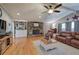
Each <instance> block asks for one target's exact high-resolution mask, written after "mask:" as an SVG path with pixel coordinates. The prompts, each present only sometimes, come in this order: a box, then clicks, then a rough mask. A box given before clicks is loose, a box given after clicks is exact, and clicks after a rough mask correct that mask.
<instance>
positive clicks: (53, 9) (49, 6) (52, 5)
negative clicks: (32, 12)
mask: <svg viewBox="0 0 79 59" xmlns="http://www.w3.org/2000/svg"><path fill="white" fill-rule="evenodd" d="M61 6H62V4H57V3H50V4H45V5H44V7H45V8H46V9H47V11H44V12H42V13H46V12H48V13H49V14H50V13H53V12H56V13H59V12H60V11H59V10H57V8H59V7H61Z"/></svg>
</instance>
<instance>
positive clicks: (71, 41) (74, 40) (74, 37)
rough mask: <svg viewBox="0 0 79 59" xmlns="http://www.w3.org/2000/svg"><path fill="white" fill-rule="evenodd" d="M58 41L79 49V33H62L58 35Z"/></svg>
mask: <svg viewBox="0 0 79 59" xmlns="http://www.w3.org/2000/svg"><path fill="white" fill-rule="evenodd" d="M56 40H58V41H60V42H63V43H65V44H68V45H71V46H73V47H76V48H79V32H61V33H59V35H56Z"/></svg>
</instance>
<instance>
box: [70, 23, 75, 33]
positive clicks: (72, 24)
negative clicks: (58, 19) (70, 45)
mask: <svg viewBox="0 0 79 59" xmlns="http://www.w3.org/2000/svg"><path fill="white" fill-rule="evenodd" d="M74 26H75V23H74V22H71V31H72V32H73V31H74Z"/></svg>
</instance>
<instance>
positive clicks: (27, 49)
mask: <svg viewBox="0 0 79 59" xmlns="http://www.w3.org/2000/svg"><path fill="white" fill-rule="evenodd" d="M35 40H43V36H32V37H29V38H26V37H23V38H16V39H15V41H16V42H15V43H14V44H13V45H12V46H11V47H10V48H8V49H7V51H6V52H5V53H4V55H38V51H37V49H36V47H35V46H34V45H33V41H35Z"/></svg>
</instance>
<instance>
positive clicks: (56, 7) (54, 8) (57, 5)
mask: <svg viewBox="0 0 79 59" xmlns="http://www.w3.org/2000/svg"><path fill="white" fill-rule="evenodd" d="M60 6H62V4H59V5H57V6H56V7H55V8H54V9H56V8H58V7H60Z"/></svg>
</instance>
